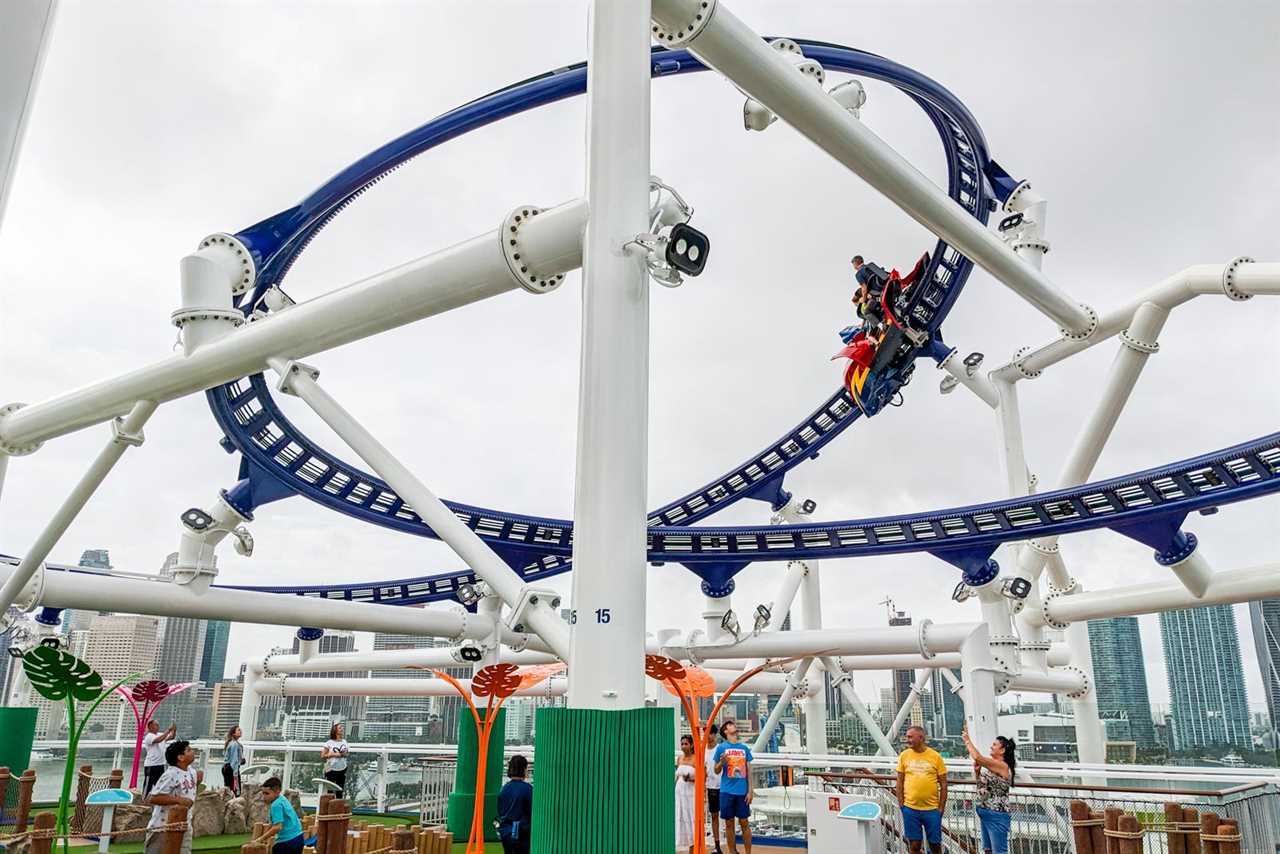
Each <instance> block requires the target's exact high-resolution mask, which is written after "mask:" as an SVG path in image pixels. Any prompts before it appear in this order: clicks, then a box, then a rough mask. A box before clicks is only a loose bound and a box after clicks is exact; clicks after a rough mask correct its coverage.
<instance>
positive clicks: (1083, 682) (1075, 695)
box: [1058, 664, 1089, 700]
mask: <svg viewBox="0 0 1280 854" xmlns="http://www.w3.org/2000/svg"><path fill="white" fill-rule="evenodd" d="M1058 669H1059V670H1070V671H1071V672H1072V673H1074V674H1076V675H1077V676H1079V677H1080V689H1079V690H1078V691H1072V692H1071V693H1069V694H1067V696H1068V697H1069V698H1071V699H1072V700H1079V699H1082V698H1084V697H1087V696H1089V674H1087V673H1085V672H1084V671H1083V670H1081V669H1080V668H1079V667H1076V666H1075V665H1074V664H1067V665H1064V666H1063V667H1061V668H1058Z"/></svg>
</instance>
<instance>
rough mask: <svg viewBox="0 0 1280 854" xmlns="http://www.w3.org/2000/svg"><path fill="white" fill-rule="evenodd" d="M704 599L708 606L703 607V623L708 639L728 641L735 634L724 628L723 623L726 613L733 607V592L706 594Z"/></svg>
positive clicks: (721, 641) (716, 641)
mask: <svg viewBox="0 0 1280 854" xmlns="http://www.w3.org/2000/svg"><path fill="white" fill-rule="evenodd" d="M703 601H704V602H705V603H706V607H704V608H703V609H702V623H703V626H704V629H703V631H704V632H705V633H706V636H707V640H708V641H710V642H711V643H728V642H729V640H730V639H731V638H732V637H733V636H732V635H731V634H729V633H728V632H726V631H725V630H724V628H723V626H721V623H722V622H723V621H724V615H725V614H727V613H729V611H730V610H731V609H732V607H733V602H732V594H726V595H724V596H706V597H703Z"/></svg>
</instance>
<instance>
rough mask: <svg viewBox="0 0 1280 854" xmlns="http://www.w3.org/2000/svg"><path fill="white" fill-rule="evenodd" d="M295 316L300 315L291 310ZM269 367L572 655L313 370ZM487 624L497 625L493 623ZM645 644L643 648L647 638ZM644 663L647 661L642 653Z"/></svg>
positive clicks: (277, 362) (557, 625)
mask: <svg viewBox="0 0 1280 854" xmlns="http://www.w3.org/2000/svg"><path fill="white" fill-rule="evenodd" d="M293 310H295V309H290V311H293ZM268 362H269V363H270V365H271V367H272V368H273V369H274V370H275V371H276V372H277V373H279V374H280V377H281V382H280V389H281V391H284V392H285V393H287V394H294V395H297V396H298V397H300V398H302V400H303V401H305V402H306V404H307V405H308V406H310V407H311V409H312V410H313V411H314V412H315V413H316V414H317V415H319V416H320V418H321V419H322V420H323V421H324V422H325V423H326V424H328V425H329V427H331V428H332V429H333V432H335V433H337V434H338V436H339V437H340V438H341V439H342V440H343V441H344V442H346V443H347V444H348V445H349V446H351V449H352V450H354V451H355V452H356V454H357V455H359V457H360V458H361V459H362V460H364V461H365V462H366V463H368V464H369V467H370V468H372V469H373V470H374V471H375V472H376V473H377V474H378V475H379V476H380V477H381V478H382V479H383V480H385V481H386V482H387V483H388V484H389V485H390V486H391V488H392V489H394V490H395V491H396V493H397V494H398V495H399V496H400V497H401V498H403V499H405V501H407V502H408V503H409V505H410V506H411V507H413V510H414V512H415V513H417V514H418V515H419V516H420V517H421V518H422V521H424V522H426V523H427V525H429V526H430V527H431V530H433V531H435V533H436V535H437V536H439V537H440V539H441V540H443V541H444V542H445V543H447V544H448V545H449V548H451V549H453V550H454V551H455V552H456V553H457V554H458V556H459V557H460V558H462V559H463V560H464V561H465V562H466V564H467V565H468V566H470V567H471V569H472V571H473V572H475V574H476V577H478V578H479V579H480V580H482V581H484V583H485V584H488V585H489V587H490V588H491V589H492V590H493V591H494V593H496V594H497V595H498V596H499V597H501V599H502V601H503V602H505V603H506V604H507V605H508V606H510V607H511V608H513V609H515V608H518V607H521V606H524V610H523V612H522V615H521V620H522V621H523V623H524V624H525V625H527V626H529V627H530V628H531V629H532V630H533V631H534V632H535V633H537V635H538V636H539V637H541V638H542V639H543V640H544V641H546V642H547V644H548V645H550V646H551V648H552V649H553V650H555V652H556V654H557V655H559V656H560V657H561V658H564V657H566V656H567V655H568V654H569V629H568V626H566V625H565V623H564V621H563V620H561V619H560V615H559V614H558V613H556V611H555V610H554V609H553V608H552V607H551V602H550V601H542V599H541V598H538V599H537V601H534V600H535V598H537V597H534V596H532V595H531V594H530V593H529V590H528V585H526V584H525V583H524V582H523V581H521V580H520V577H519V576H518V575H516V573H514V572H513V571H512V570H511V567H509V566H508V565H507V564H506V563H505V562H504V561H503V560H502V558H500V557H498V555H497V554H496V553H494V551H493V549H491V548H489V546H488V544H487V543H485V542H484V541H483V540H481V539H480V536H479V535H478V534H477V533H476V532H475V531H473V530H471V529H470V528H468V527H467V525H466V523H465V522H463V521H462V520H461V519H459V518H458V517H457V516H456V515H455V514H454V512H453V511H452V510H450V509H449V508H448V507H446V506H445V504H444V502H443V501H441V500H440V499H439V498H437V497H436V495H435V493H433V492H432V491H431V490H430V489H428V488H427V486H426V485H425V484H423V483H422V481H420V480H418V479H417V478H416V477H414V475H413V473H412V472H411V471H409V469H408V468H407V467H405V465H404V464H403V463H401V462H400V461H399V460H398V459H397V458H396V457H395V456H394V455H393V454H392V453H391V452H390V451H389V450H387V448H386V447H385V446H384V445H383V444H382V443H381V442H379V441H378V440H377V439H375V438H374V437H373V434H372V433H370V432H369V431H368V430H366V429H365V428H364V425H362V424H361V423H360V422H359V421H357V420H356V418H355V417H354V416H352V415H351V413H349V412H347V411H346V410H345V409H344V408H343V407H342V406H341V404H339V403H338V402H337V401H336V400H334V399H333V397H332V396H331V395H330V394H329V393H328V392H327V391H325V390H324V389H323V388H322V387H321V386H320V385H319V383H317V382H316V380H315V372H314V371H313V370H311V369H309V368H307V367H306V366H305V365H300V364H299V363H297V362H289V363H286V362H284V361H283V360H281V359H276V358H271V359H269V360H268ZM526 596H529V602H528V604H526V603H525V602H524V601H523V600H524V599H525V597H526ZM482 619H483V618H482ZM485 622H486V623H488V624H489V625H493V621H491V620H485ZM641 641H642V643H643V637H642V638H641ZM639 660H643V652H642V653H641V655H640V657H639Z"/></svg>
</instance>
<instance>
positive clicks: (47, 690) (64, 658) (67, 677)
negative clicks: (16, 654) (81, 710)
mask: <svg viewBox="0 0 1280 854" xmlns="http://www.w3.org/2000/svg"><path fill="white" fill-rule="evenodd" d="M22 665H23V667H24V668H25V669H26V671H27V678H28V679H30V680H31V687H32V688H35V689H36V692H37V693H39V694H40V696H41V697H44V698H45V699H46V700H65V699H66V698H67V697H68V696H71V697H74V698H75V699H77V700H80V701H82V702H85V703H92V702H93V701H94V700H96V699H98V697H100V696H102V677H101V676H99V675H98V674H97V672H95V671H94V669H93V668H92V667H90V666H89V665H87V664H85V663H84V662H83V661H81V660H80V659H78V658H76V657H75V656H74V655H72V654H71V653H69V652H63V651H62V650H60V649H54V648H53V647H51V646H38V647H35V648H34V649H32V650H31V651H30V652H28V653H27V654H26V655H24V656H22Z"/></svg>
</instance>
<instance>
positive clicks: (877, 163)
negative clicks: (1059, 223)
mask: <svg viewBox="0 0 1280 854" xmlns="http://www.w3.org/2000/svg"><path fill="white" fill-rule="evenodd" d="M702 11H703V10H702V9H701V4H700V2H699V0H654V3H653V16H654V20H655V22H656V23H657V24H658V25H659V26H661V27H662V28H663V29H667V30H669V31H670V32H673V33H674V32H677V31H681V30H683V29H685V28H686V27H687V23H688V22H690V21H693V20H695V16H696V15H697V14H699V13H700V12H702ZM685 44H686V45H687V46H688V48H689V49H690V50H692V51H693V53H694V55H696V56H697V57H698V58H699V59H701V60H702V61H703V62H705V63H706V64H707V65H709V66H711V67H712V68H714V69H715V70H716V71H719V72H720V73H721V74H723V75H724V76H725V77H727V78H729V80H731V81H732V82H733V83H734V84H735V85H737V86H738V87H739V88H740V89H742V91H743V92H745V93H746V94H747V95H748V96H750V97H751V98H754V99H755V100H757V101H759V102H760V103H762V104H764V105H765V106H767V107H768V108H769V109H770V110H772V111H773V112H774V113H776V114H777V115H778V117H779V118H781V119H783V120H784V121H786V122H787V123H788V124H790V125H791V126H792V127H794V128H795V129H796V130H797V131H799V132H800V133H801V134H803V135H804V136H805V137H807V138H808V139H809V140H810V141H812V142H813V143H815V144H816V145H817V146H818V147H819V148H821V149H823V150H824V151H826V152H827V153H828V154H829V155H831V156H832V157H833V158H835V159H836V160H837V161H838V162H840V163H842V164H844V165H845V166H846V167H848V168H849V169H850V170H851V171H853V172H854V173H855V174H857V175H858V176H859V177H861V178H862V179H863V180H864V181H866V182H867V183H868V184H870V185H871V186H872V187H873V188H874V189H875V190H877V191H879V192H880V193H881V194H883V195H884V196H885V197H886V198H888V199H889V200H890V201H892V202H893V203H894V204H896V205H897V206H898V207H900V208H901V209H902V210H903V211H904V212H906V214H907V215H908V216H910V217H911V218H912V219H914V220H915V221H916V222H918V223H920V224H921V225H923V226H924V227H925V228H927V229H929V231H931V232H933V233H934V234H937V235H938V236H939V237H941V238H942V239H943V240H946V241H947V242H948V243H950V244H951V245H952V246H954V247H955V248H956V249H957V250H958V251H959V252H961V253H963V254H964V255H967V256H968V257H969V258H972V259H973V260H974V261H975V262H976V263H977V264H978V265H980V266H981V267H982V268H983V269H985V270H987V271H988V272H989V273H991V275H993V276H995V277H996V279H997V280H999V281H1000V282H1003V283H1004V284H1005V285H1007V286H1008V287H1009V288H1010V289H1011V290H1013V291H1014V292H1015V293H1016V294H1018V295H1019V296H1020V297H1022V298H1023V299H1025V300H1026V301H1027V302H1029V303H1031V305H1033V306H1035V307H1036V308H1037V309H1038V310H1040V311H1041V312H1043V313H1044V314H1046V315H1048V316H1049V317H1050V318H1052V319H1053V320H1054V321H1055V322H1056V323H1057V324H1058V325H1059V326H1061V327H1064V328H1066V329H1068V330H1072V331H1077V332H1078V331H1082V330H1085V329H1087V328H1088V327H1089V325H1090V318H1089V316H1088V314H1087V313H1086V312H1085V311H1083V310H1082V309H1081V308H1080V306H1079V305H1077V304H1076V303H1075V302H1074V301H1073V300H1071V298H1070V297H1068V296H1067V295H1066V294H1064V293H1063V292H1062V291H1061V290H1059V289H1058V288H1057V286H1055V285H1054V284H1053V283H1052V282H1050V281H1049V280H1048V279H1047V278H1046V277H1045V276H1044V275H1043V274H1042V273H1041V272H1040V271H1039V270H1037V269H1036V268H1035V267H1033V266H1032V265H1030V264H1028V263H1027V262H1026V261H1024V260H1023V259H1021V258H1019V257H1018V256H1017V255H1016V254H1014V252H1013V251H1012V250H1011V249H1010V248H1009V247H1008V246H1006V245H1005V244H1004V242H1003V241H1002V240H1000V238H999V237H997V236H996V235H995V234H994V233H993V232H991V231H989V230H987V228H986V227H984V226H983V225H982V223H980V222H978V221H977V220H976V219H974V218H973V217H972V216H970V215H969V214H968V213H966V212H965V211H964V210H963V209H962V208H961V207H960V206H959V205H958V204H956V203H955V202H954V201H952V200H951V198H950V197H948V196H947V194H946V193H944V192H943V191H942V190H941V189H939V188H938V186H937V185H936V184H934V183H933V182H932V181H930V180H929V179H928V178H926V177H925V176H924V175H923V174H921V173H920V171H919V170H917V169H916V168H915V167H914V166H912V165H911V164H910V163H908V162H907V161H906V159H905V158H903V157H902V155H900V154H898V153H897V152H896V151H894V149H893V148H891V147H890V146H889V145H888V144H887V143H885V142H884V140H882V139H880V138H879V137H878V136H876V135H875V134H874V133H873V132H872V131H871V130H870V129H868V128H867V127H866V126H865V125H863V124H862V123H861V122H860V121H858V120H857V119H855V118H854V117H853V116H852V115H851V114H850V113H849V112H848V110H846V109H845V107H844V106H843V105H841V104H840V103H839V102H838V101H836V99H834V98H832V97H831V95H829V94H828V93H827V92H825V91H823V90H822V88H821V87H819V86H814V85H813V81H812V80H811V79H810V78H808V77H806V76H805V75H801V74H797V73H796V71H795V68H794V66H793V65H792V63H791V62H789V61H788V60H787V59H786V58H785V57H784V56H783V55H782V54H781V53H779V52H778V51H776V50H774V49H773V48H771V47H769V45H768V44H767V43H766V42H764V41H763V40H762V39H761V38H760V36H759V35H758V34H757V33H755V32H753V31H752V30H751V28H750V27H748V26H747V25H746V24H744V23H743V22H742V21H741V20H739V19H738V18H737V17H736V16H734V14H733V13H732V12H731V11H730V10H729V9H728V8H727V6H726V4H725V3H724V2H723V0H720V2H717V4H716V6H715V8H714V10H713V12H712V14H711V16H710V18H709V20H707V21H705V22H704V23H703V25H702V26H701V29H700V30H697V31H696V32H695V33H694V34H693V35H692V38H689V39H686V40H685ZM592 210H593V211H594V210H595V206H594V205H593V206H592Z"/></svg>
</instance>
